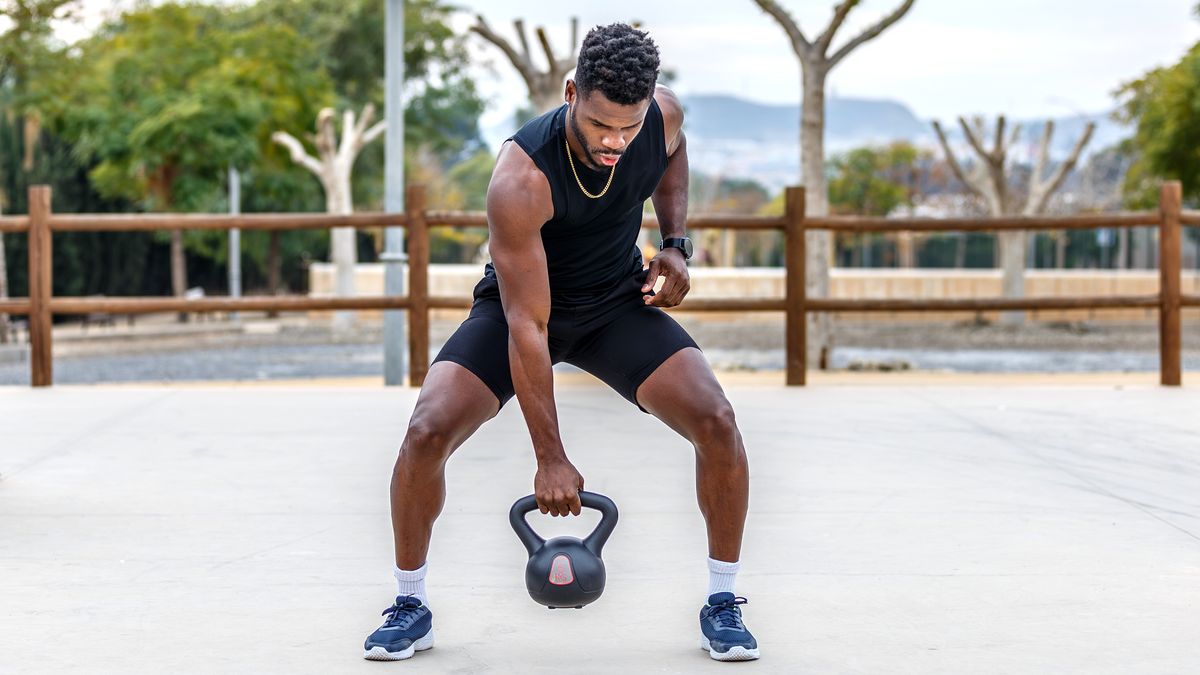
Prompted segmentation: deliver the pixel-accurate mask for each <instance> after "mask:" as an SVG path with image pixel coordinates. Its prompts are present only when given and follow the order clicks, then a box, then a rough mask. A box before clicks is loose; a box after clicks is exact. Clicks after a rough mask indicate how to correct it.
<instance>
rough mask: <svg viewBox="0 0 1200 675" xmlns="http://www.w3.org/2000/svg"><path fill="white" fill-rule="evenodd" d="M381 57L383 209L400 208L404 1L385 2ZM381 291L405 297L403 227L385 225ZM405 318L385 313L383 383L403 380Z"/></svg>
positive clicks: (401, 200)
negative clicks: (382, 74)
mask: <svg viewBox="0 0 1200 675" xmlns="http://www.w3.org/2000/svg"><path fill="white" fill-rule="evenodd" d="M385 2H386V3H387V5H386V16H385V19H384V30H385V33H384V35H385V41H384V45H385V47H384V61H385V63H386V67H385V76H384V92H385V93H384V96H385V99H386V100H385V101H384V106H383V107H384V119H386V120H387V136H386V138H385V143H386V147H385V148H384V168H383V183H384V192H383V210H384V211H386V212H388V213H403V212H404V0H385ZM383 241H384V250H383V254H382V255H381V256H380V260H382V261H383V265H384V268H383V292H384V294H385V295H404V275H405V273H406V268H407V264H406V263H407V262H408V255H407V254H405V252H404V228H402V227H388V228H385V229H384V239H383ZM404 321H405V316H404V312H402V311H398V310H391V311H386V312H384V313H383V383H384V384H385V385H387V386H397V385H401V384H404V374H405V373H406V372H408V368H407V367H406V366H407V364H406V354H407V352H408V349H407V346H408V345H407V340H406V339H405V330H404V328H405V325H404Z"/></svg>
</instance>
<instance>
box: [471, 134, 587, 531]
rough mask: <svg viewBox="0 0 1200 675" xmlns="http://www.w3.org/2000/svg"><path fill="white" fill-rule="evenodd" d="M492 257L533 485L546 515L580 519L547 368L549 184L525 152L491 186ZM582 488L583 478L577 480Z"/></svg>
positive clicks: (509, 154)
mask: <svg viewBox="0 0 1200 675" xmlns="http://www.w3.org/2000/svg"><path fill="white" fill-rule="evenodd" d="M487 214H488V234H489V241H488V250H489V252H490V253H491V256H492V264H493V265H494V266H495V268H496V277H497V279H499V282H500V300H501V303H502V304H503V306H504V317H505V319H506V321H507V322H508V358H509V365H510V367H511V370H512V379H513V387H514V389H515V390H516V394H517V401H518V403H520V406H521V413H522V414H523V415H524V416H525V423H526V425H527V426H528V427H529V436H530V438H531V439H532V441H533V451H534V454H535V455H536V457H537V463H538V474H537V477H536V478H535V479H534V488H535V493H536V494H537V497H538V505H539V507H541V510H542V512H543V513H553V514H554V515H566V514H567V512H568V511H570V512H572V513H574V514H576V515H578V514H579V497H578V495H577V490H576V492H571V487H572V486H571V484H572V483H574V482H575V478H576V477H578V473H577V472H575V468H574V467H573V466H571V464H570V462H569V461H568V460H567V455H566V452H565V450H564V449H563V444H562V438H561V436H560V435H559V428H558V411H557V410H556V408H555V405H554V374H553V371H552V369H551V363H550V348H549V343H548V337H549V332H548V324H549V322H550V279H549V275H548V272H547V269H546V251H545V248H543V246H542V237H541V228H542V225H543V224H544V223H545V222H546V221H547V220H550V218H551V217H553V215H554V206H553V202H552V200H551V196H550V184H549V183H548V182H547V181H546V177H545V176H544V175H543V174H542V173H541V172H540V171H538V170H537V168H536V167H535V165H534V164H533V161H532V160H531V159H529V156H528V155H526V154H525V152H524V151H523V150H521V148H520V147H518V146H516V145H515V144H513V143H509V144H507V145H506V146H505V147H504V148H503V149H502V150H501V152H500V157H499V159H498V160H497V163H496V169H495V171H494V173H493V174H492V181H491V183H490V184H489V185H488V194H487ZM577 482H578V488H577V489H582V488H583V479H582V477H578V481H577Z"/></svg>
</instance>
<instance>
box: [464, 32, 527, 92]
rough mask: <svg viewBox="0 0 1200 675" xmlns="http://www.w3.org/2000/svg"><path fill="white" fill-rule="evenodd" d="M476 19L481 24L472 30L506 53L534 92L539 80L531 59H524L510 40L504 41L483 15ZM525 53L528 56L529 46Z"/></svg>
mask: <svg viewBox="0 0 1200 675" xmlns="http://www.w3.org/2000/svg"><path fill="white" fill-rule="evenodd" d="M475 18H476V20H477V21H478V22H479V23H477V24H475V25H473V26H471V29H470V30H471V31H472V32H473V33H476V34H478V35H479V36H480V37H482V38H483V39H485V40H487V41H488V42H490V43H492V44H494V45H496V47H498V48H499V49H500V51H502V52H504V55H505V56H507V57H508V60H509V61H511V62H512V64H513V67H514V68H516V69H517V72H518V73H520V75H521V78H522V79H524V80H525V84H526V86H528V87H529V89H530V91H532V90H533V86H534V82H535V80H536V78H537V73H536V72H534V70H533V64H532V63H531V62H530V60H529V58H528V57H525V58H522V57H521V55H520V54H518V53H517V50H515V49H513V46H512V45H511V44H509V42H508V40H506V39H504V36H502V35H499V34H497V33H496V32H495V31H493V30H492V27H491V26H489V25H488V24H487V21H485V20H484V18H483V16H482V15H479V16H476V17H475ZM521 41H522V42H524V41H525V33H524V32H521ZM525 51H526V54H528V52H529V45H528V44H526V46H525Z"/></svg>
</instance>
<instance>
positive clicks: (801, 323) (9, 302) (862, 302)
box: [0, 182, 1200, 387]
mask: <svg viewBox="0 0 1200 675" xmlns="http://www.w3.org/2000/svg"><path fill="white" fill-rule="evenodd" d="M406 203H407V204H408V212H407V213H356V214H350V215H335V214H317V213H303V214H282V213H271V214H246V215H236V216H233V215H228V216H227V215H212V214H179V215H176V214H138V215H119V214H118V215H110V214H83V215H74V214H71V215H63V214H59V215H56V214H53V213H52V212H51V208H50V188H49V187H46V186H34V187H31V188H30V189H29V205H30V208H29V215H28V216H4V217H0V233H5V234H9V233H11V234H20V233H24V234H27V236H28V237H29V246H28V251H29V260H28V263H29V288H30V293H29V297H28V298H9V299H3V300H0V313H5V314H14V315H26V316H28V317H29V340H30V344H31V352H32V358H31V370H32V384H33V386H35V387H42V386H49V385H50V384H51V383H52V382H53V376H52V373H53V363H52V359H51V352H52V336H51V326H52V319H53V316H54V315H55V314H92V313H108V314H144V313H155V312H214V311H225V312H239V311H243V312H244V311H312V310H368V309H369V310H407V312H408V320H409V331H408V337H409V353H410V364H411V366H410V373H409V382H410V383H411V384H412V385H414V386H420V385H421V384H422V383H423V381H424V378H425V375H426V373H427V372H428V368H429V363H428V361H429V311H430V310H432V309H469V308H470V307H471V304H472V299H471V298H470V297H446V296H430V295H429V290H428V289H429V228H432V227H455V228H466V227H486V226H487V215H486V214H484V213H480V212H466V211H445V210H442V211H439V210H428V209H426V208H425V203H426V197H425V190H424V188H423V187H422V186H419V185H414V186H410V187H409V188H408V191H407V195H406ZM784 204H785V207H784V215H782V216H734V215H711V214H699V215H694V216H690V217H689V218H688V222H687V225H688V228H689V229H692V230H700V229H726V230H767V231H771V230H775V231H782V232H783V233H784V242H785V251H784V260H785V269H786V277H785V294H784V297H782V298H694V299H690V300H686V301H685V302H684V303H683V304H682V305H680V307H678V308H677V309H679V310H683V311H695V312H742V311H755V312H761V311H782V312H784V313H785V319H786V320H785V331H786V343H785V344H786V381H787V384H788V385H803V384H804V383H805V376H806V370H807V368H806V354H807V339H808V336H807V328H806V320H807V319H806V317H807V315H808V314H810V313H814V312H945V311H962V312H981V311H1009V310H1054V309H1114V308H1146V309H1158V310H1159V338H1160V339H1159V355H1160V366H1159V370H1160V382H1161V383H1162V384H1163V385H1168V386H1171V385H1178V384H1180V383H1181V379H1182V372H1181V370H1182V368H1181V352H1182V345H1181V321H1180V310H1181V309H1182V308H1183V307H1200V295H1196V294H1184V293H1182V292H1181V290H1182V288H1181V287H1182V226H1184V225H1200V212H1195V211H1183V210H1182V208H1181V189H1180V185H1179V183H1177V182H1169V183H1166V184H1164V185H1163V188H1162V194H1161V198H1160V202H1159V210H1158V211H1140V212H1134V213H1118V214H1104V215H1083V216H1066V217H1040V216H1038V217H1006V218H945V219H934V218H907V219H905V218H875V217H859V216H828V217H811V218H810V217H805V215H804V211H805V200H804V189H803V188H799V187H791V188H787V191H786V194H785V199H784ZM1143 226H1152V227H1156V228H1158V229H1159V261H1160V263H1159V273H1160V287H1159V292H1158V293H1157V294H1154V295H1109V296H1095V297H1053V298H960V299H937V300H933V299H920V298H888V299H876V298H857V299H841V298H809V297H807V296H806V290H805V276H806V275H805V269H806V268H805V264H806V261H805V253H806V242H805V239H806V237H805V236H804V234H805V232H807V231H809V230H827V231H833V232H956V231H957V232H1000V231H1011V230H1065V229H1086V228H1117V227H1143ZM334 227H352V228H374V227H404V228H407V230H408V237H407V238H406V239H407V244H408V256H409V265H408V274H409V280H408V281H409V283H408V288H409V293H408V295H406V296H382V297H379V296H372V297H349V298H346V297H310V296H295V295H290V296H289V295H283V296H250V297H241V298H229V297H207V298H191V299H185V298H178V297H119V298H118V297H102V298H75V297H54V296H53V294H52V292H51V289H52V286H53V277H52V267H51V261H52V259H53V255H52V251H53V238H52V234H53V233H54V232H144V231H154V230H180V229H186V230H192V229H215V230H229V229H234V228H237V229H243V230H299V229H326V228H334ZM642 227H643V228H645V229H654V228H657V227H658V223H657V221H656V220H655V219H654V218H653V217H647V218H645V219H644V220H643V223H642Z"/></svg>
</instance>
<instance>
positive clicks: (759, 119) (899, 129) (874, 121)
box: [485, 94, 1132, 190]
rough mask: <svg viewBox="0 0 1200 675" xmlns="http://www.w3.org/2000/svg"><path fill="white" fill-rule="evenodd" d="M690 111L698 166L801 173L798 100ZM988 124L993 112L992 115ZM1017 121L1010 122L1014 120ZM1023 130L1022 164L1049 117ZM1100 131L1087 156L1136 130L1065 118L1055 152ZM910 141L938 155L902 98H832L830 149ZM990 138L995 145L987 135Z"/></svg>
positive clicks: (785, 175)
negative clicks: (1086, 130)
mask: <svg viewBox="0 0 1200 675" xmlns="http://www.w3.org/2000/svg"><path fill="white" fill-rule="evenodd" d="M682 101H683V105H684V109H685V110H686V122H685V127H684V128H685V129H686V131H687V134H688V139H689V141H690V142H689V143H688V157H689V159H690V160H691V165H692V167H693V168H694V169H695V170H696V171H700V172H703V173H707V174H711V175H721V176H728V177H736V178H750V179H753V180H756V181H758V182H760V183H762V184H764V185H766V186H768V187H769V188H771V189H772V190H778V189H780V188H782V187H783V186H785V185H790V184H794V183H796V182H798V176H799V174H800V106H799V104H790V105H788V104H772V103H759V102H756V101H750V100H747V99H744V98H739V97H737V96H729V95H724V94H706V95H693V96H683V97H682ZM987 121H988V122H989V123H991V122H993V121H994V117H993V118H987ZM1013 121H1014V120H1009V124H1012V123H1013ZM1015 121H1016V122H1018V123H1020V124H1021V125H1022V129H1023V130H1024V131H1023V133H1022V135H1021V142H1020V143H1019V144H1018V147H1017V148H1016V149H1015V151H1014V153H1013V157H1014V159H1015V160H1016V161H1018V162H1032V161H1033V156H1034V153H1035V152H1036V148H1037V142H1038V140H1039V139H1040V137H1041V133H1042V125H1043V124H1044V123H1045V120H1041V119H1038V120H1015ZM1088 121H1092V122H1095V123H1096V133H1095V135H1094V136H1093V138H1092V141H1091V143H1089V144H1088V148H1087V151H1086V152H1085V157H1086V156H1088V155H1090V154H1091V153H1093V152H1098V151H1100V150H1103V149H1104V148H1106V147H1109V146H1111V145H1113V144H1114V143H1117V142H1118V141H1120V140H1121V139H1123V138H1126V137H1128V136H1129V135H1130V134H1131V133H1132V132H1131V130H1129V129H1127V128H1124V127H1122V126H1121V125H1119V124H1117V123H1116V122H1114V121H1113V120H1112V119H1111V118H1110V117H1109V113H1107V112H1101V113H1096V114H1091V115H1076V116H1070V117H1060V118H1056V119H1055V120H1054V124H1055V132H1054V142H1053V143H1052V145H1051V156H1052V158H1055V159H1059V158H1062V157H1064V156H1065V155H1066V154H1067V153H1068V152H1070V150H1071V148H1072V147H1073V146H1074V144H1075V142H1076V141H1077V140H1078V139H1079V136H1080V134H1082V133H1083V127H1084V125H1085V124H1086V123H1087V122H1088ZM941 122H942V126H943V127H944V128H945V129H946V131H947V134H948V135H949V141H950V144H951V146H952V147H954V148H955V150H956V151H957V152H958V155H959V157H961V158H963V159H968V158H969V156H970V155H969V150H968V148H967V146H966V140H965V139H964V138H963V136H962V132H961V131H960V130H959V128H958V120H957V119H944V120H941ZM1010 128H1011V127H1010ZM511 133H512V125H511V123H508V122H505V123H503V124H500V125H497V126H495V127H493V128H491V129H486V130H485V136H486V137H487V139H488V142H489V143H491V144H492V145H493V147H497V146H498V145H499V143H500V142H501V141H502V140H503V139H504V138H506V137H507V136H508V135H509V134H511ZM899 140H903V141H908V142H910V143H913V144H914V145H917V146H918V147H924V148H931V149H934V150H936V151H937V152H938V153H939V154H940V153H941V150H940V149H939V148H938V147H937V138H936V137H935V136H934V133H933V127H932V126H931V124H930V121H929V120H923V119H921V118H919V117H917V116H916V114H914V113H913V111H912V110H911V109H910V108H909V107H908V106H906V105H904V104H903V103H900V102H899V101H890V100H885V99H860V98H828V99H826V113H825V152H826V154H827V155H833V154H837V153H839V152H845V151H847V150H849V149H851V148H856V147H861V146H864V145H882V144H886V143H889V142H891V141H899ZM988 143H989V144H990V143H991V140H990V138H989V140H988Z"/></svg>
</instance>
